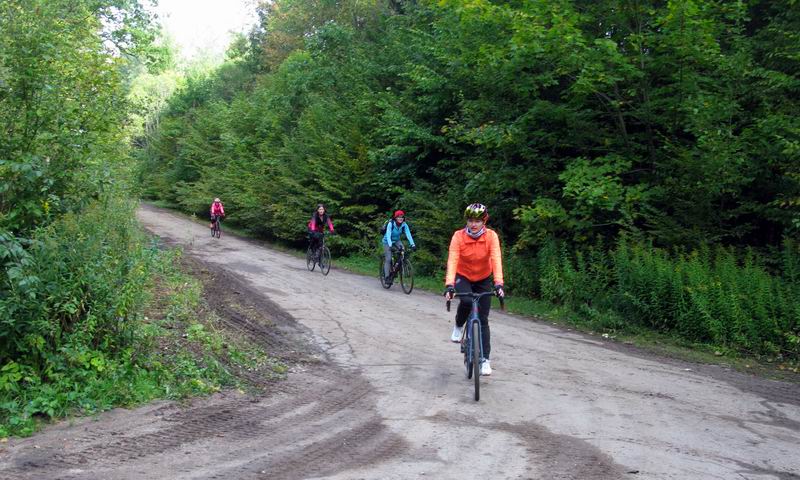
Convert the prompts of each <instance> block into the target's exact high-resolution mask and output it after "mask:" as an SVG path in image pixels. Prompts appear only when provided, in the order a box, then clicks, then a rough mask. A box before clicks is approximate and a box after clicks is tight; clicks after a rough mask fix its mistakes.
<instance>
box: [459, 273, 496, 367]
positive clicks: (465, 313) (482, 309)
mask: <svg viewBox="0 0 800 480" xmlns="http://www.w3.org/2000/svg"><path fill="white" fill-rule="evenodd" d="M455 288H456V292H458V293H470V292H472V293H483V292H491V291H492V279H491V277H486V278H484V279H483V280H479V281H477V282H470V281H469V280H467V279H466V278H464V277H462V276H461V275H458V274H456V284H455ZM459 300H460V303H459V304H458V310H457V311H456V326H458V327H459V328H460V327H463V326H464V324H465V323H467V318H469V314H470V312H471V311H472V299H471V298H465V297H461V298H460V299H459ZM491 306H492V297H491V295H486V296H485V297H483V298H481V299H480V301H479V303H478V317H479V318H480V319H481V339H482V340H483V357H484V358H486V359H487V360H488V359H489V353H491V351H492V344H491V343H490V341H489V340H490V334H489V309H490V308H491Z"/></svg>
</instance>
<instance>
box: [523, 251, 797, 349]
mask: <svg viewBox="0 0 800 480" xmlns="http://www.w3.org/2000/svg"><path fill="white" fill-rule="evenodd" d="M779 263H780V268H779V270H777V271H775V270H770V269H768V268H767V267H766V266H765V264H764V262H763V261H762V260H761V259H760V258H759V256H758V255H756V254H755V253H754V252H753V251H750V250H748V251H745V252H736V251H734V250H732V249H730V248H725V247H722V246H717V247H713V248H712V247H703V248H700V249H697V250H693V251H689V252H686V251H677V252H668V251H665V250H662V249H658V248H654V247H653V246H651V245H644V244H641V243H636V242H632V241H627V240H622V241H620V242H619V243H618V244H617V245H616V247H615V248H613V249H612V250H611V251H610V252H608V253H605V252H604V251H603V249H602V248H588V249H584V250H579V251H569V250H568V249H567V247H566V246H565V245H564V244H558V243H556V242H554V241H553V242H549V243H547V244H545V245H544V246H543V248H541V249H540V250H539V252H538V254H537V255H536V257H535V258H534V259H533V261H531V262H529V263H528V264H529V265H531V266H532V270H534V271H536V272H537V273H538V281H537V282H532V281H531V280H530V279H529V278H527V277H525V276H522V277H521V278H520V280H521V282H520V283H521V284H522V285H525V286H526V288H527V289H530V293H533V294H535V295H537V296H540V297H541V298H543V299H544V300H547V301H549V302H552V303H555V304H561V305H566V306H569V307H571V308H572V309H574V310H576V311H578V312H581V311H583V312H606V313H611V314H613V315H610V316H608V317H607V318H614V319H616V324H615V325H613V328H617V327H623V328H624V326H625V325H635V326H641V327H646V328H648V329H652V330H656V331H660V332H668V333H673V334H677V335H679V336H681V337H683V338H685V339H687V340H690V341H693V342H700V343H708V344H713V345H716V346H720V347H723V348H728V349H731V350H736V351H742V352H747V353H751V354H759V355H769V356H782V357H786V358H791V359H794V360H798V359H800V342H799V341H798V333H800V282H799V281H798V280H800V253H798V247H797V245H796V244H794V243H793V242H791V241H788V240H787V241H786V242H785V243H784V248H783V250H782V252H781V255H780V262H779ZM512 265H513V263H512ZM518 270H519V268H514V267H513V266H512V269H511V274H510V278H509V280H510V283H512V284H514V283H515V280H516V277H517V276H518V275H519V274H518V273H517V272H518ZM515 290H517V289H515ZM619 320H621V321H622V322H623V323H622V324H620V323H619Z"/></svg>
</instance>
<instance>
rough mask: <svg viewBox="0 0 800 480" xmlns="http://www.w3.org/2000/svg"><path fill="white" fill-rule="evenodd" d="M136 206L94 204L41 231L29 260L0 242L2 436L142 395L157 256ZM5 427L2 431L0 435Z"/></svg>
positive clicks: (10, 244)
mask: <svg viewBox="0 0 800 480" xmlns="http://www.w3.org/2000/svg"><path fill="white" fill-rule="evenodd" d="M133 207H134V205H133V203H132V202H125V201H121V200H110V199H109V200H104V201H98V202H95V203H94V204H93V205H91V206H90V207H89V208H87V209H86V211H85V212H84V213H82V214H67V215H65V216H64V217H63V218H61V219H60V220H58V221H56V222H54V223H52V224H50V225H48V226H47V227H42V228H40V229H39V230H37V231H36V232H35V233H34V235H33V237H32V240H31V242H30V245H29V248H28V249H27V250H19V249H14V248H13V242H12V241H11V240H10V237H9V236H8V235H6V236H5V237H4V240H3V243H2V245H3V247H2V248H3V249H4V250H2V251H0V252H2V253H0V258H2V259H3V260H4V261H5V264H4V267H5V271H6V272H7V275H6V276H5V278H3V279H2V283H0V318H2V319H3V321H2V322H0V352H2V356H0V436H3V435H5V434H8V433H9V431H10V432H16V433H29V432H30V431H32V428H33V423H32V421H31V419H32V418H34V417H36V416H45V417H52V416H59V415H63V414H64V413H65V412H66V411H68V410H69V409H71V408H76V407H77V408H80V409H82V410H85V411H95V410H97V409H102V408H107V407H108V406H110V405H116V404H120V403H128V402H131V401H135V400H136V399H137V398H139V397H140V396H142V395H144V396H145V397H146V396H147V395H148V394H147V392H146V390H147V387H146V386H144V385H145V384H146V383H147V381H148V376H150V375H152V374H151V373H150V372H148V371H146V370H144V369H142V368H139V366H138V365H136V363H135V356H136V352H137V348H145V349H146V345H141V344H140V343H139V340H140V338H139V337H138V333H139V322H138V318H137V316H138V315H139V313H138V312H139V311H140V309H141V305H142V304H143V303H144V301H145V299H146V298H147V295H148V285H149V283H150V277H151V273H152V268H153V266H154V265H155V263H156V257H157V251H156V250H154V249H151V248H147V247H146V245H145V238H144V236H143V234H142V232H141V231H140V230H139V228H138V225H137V224H136V221H135V217H134V215H133ZM4 424H5V425H6V427H2V425H4Z"/></svg>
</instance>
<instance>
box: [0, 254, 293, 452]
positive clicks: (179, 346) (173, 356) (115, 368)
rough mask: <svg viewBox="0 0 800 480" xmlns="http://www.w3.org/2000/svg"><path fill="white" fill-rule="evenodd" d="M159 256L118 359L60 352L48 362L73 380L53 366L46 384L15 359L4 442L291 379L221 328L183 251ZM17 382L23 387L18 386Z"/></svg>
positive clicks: (3, 406)
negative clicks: (130, 410)
mask: <svg viewBox="0 0 800 480" xmlns="http://www.w3.org/2000/svg"><path fill="white" fill-rule="evenodd" d="M153 252H154V254H153V264H152V265H151V266H150V268H151V272H152V275H151V278H150V281H149V283H148V285H147V286H146V287H145V289H146V290H147V292H145V294H144V295H143V298H144V301H143V303H142V305H141V308H140V309H139V312H138V313H137V314H136V315H133V316H131V317H130V318H129V320H128V322H130V323H131V326H130V327H129V328H128V329H127V330H126V333H125V335H126V337H127V338H125V339H124V340H123V339H119V340H118V342H119V343H120V344H121V345H122V344H124V345H127V346H126V347H125V348H124V349H122V350H121V351H119V352H117V353H116V354H112V353H102V352H101V351H99V350H86V351H62V352H56V353H53V354H51V356H50V360H49V361H51V362H53V363H54V364H61V363H64V364H69V365H72V367H71V368H69V369H66V370H67V371H69V374H67V375H65V374H60V373H59V374H56V373H55V371H56V370H55V368H53V372H52V373H51V374H50V376H49V378H48V379H47V381H43V380H42V381H39V380H37V379H35V378H34V377H32V376H29V377H26V376H25V375H26V372H27V369H25V368H23V367H24V365H21V366H20V364H17V363H13V362H12V363H10V364H7V366H6V367H4V369H3V371H2V375H1V376H2V378H0V380H2V381H0V386H2V387H3V388H0V441H3V440H2V439H4V438H5V437H8V436H11V435H16V436H28V435H31V434H33V433H34V432H35V431H36V430H38V429H39V428H41V427H42V426H43V425H45V424H47V423H48V422H50V421H52V420H56V419H60V418H65V417H70V416H84V415H93V414H97V413H99V412H102V411H104V410H109V409H111V408H115V407H120V406H122V407H134V406H137V405H141V404H144V403H147V402H149V401H151V400H154V399H157V398H165V399H172V400H183V399H186V398H189V397H193V396H200V395H208V394H211V393H214V392H218V391H220V390H221V389H223V388H238V389H240V390H247V389H249V388H250V387H251V385H250V384H249V383H248V382H247V381H246V380H243V378H247V377H248V376H249V377H250V378H252V376H253V375H258V378H259V380H260V381H264V380H269V379H278V378H282V377H283V376H285V372H286V366H285V365H283V364H281V363H280V362H278V361H277V360H275V359H273V358H272V357H270V356H269V355H268V354H267V352H265V351H263V350H262V349H261V348H259V347H257V346H255V345H254V344H252V343H250V342H248V341H247V340H246V339H244V338H242V337H241V336H236V335H233V334H229V333H228V332H226V331H225V330H224V329H223V328H221V326H220V322H219V318H218V317H217V316H216V314H215V313H214V312H213V310H212V309H210V308H209V307H208V306H207V304H206V302H205V300H204V299H203V297H202V284H201V283H200V281H199V280H197V279H195V278H194V277H192V276H191V275H189V274H187V273H185V272H184V271H183V269H182V268H181V265H180V257H181V255H182V253H181V250H179V249H173V250H165V251H159V252H156V251H155V250H153ZM8 365H11V366H12V367H9V366H8ZM14 366H16V367H17V368H18V369H19V370H20V371H19V372H15V371H14V370H13V368H14ZM247 373H249V375H248V374H247ZM10 381H16V382H17V383H18V384H19V385H20V386H21V387H22V388H11V387H13V385H11V384H9V383H8V382H10Z"/></svg>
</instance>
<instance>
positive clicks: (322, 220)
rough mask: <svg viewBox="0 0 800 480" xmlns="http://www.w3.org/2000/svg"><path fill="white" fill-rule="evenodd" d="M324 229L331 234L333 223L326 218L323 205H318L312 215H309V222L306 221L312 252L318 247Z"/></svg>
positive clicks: (326, 214)
mask: <svg viewBox="0 0 800 480" xmlns="http://www.w3.org/2000/svg"><path fill="white" fill-rule="evenodd" d="M325 227H327V228H328V230H329V231H330V232H331V233H333V222H331V219H330V217H328V211H327V210H326V209H325V205H323V204H321V203H320V204H319V205H317V209H316V210H314V214H313V215H311V220H309V221H308V240H309V242H310V243H311V250H312V251H316V250H317V249H318V248H319V247H320V243H321V240H322V235H323V233H324V232H325Z"/></svg>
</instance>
